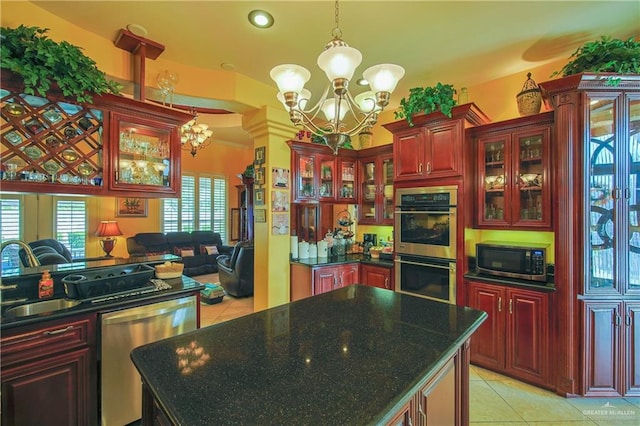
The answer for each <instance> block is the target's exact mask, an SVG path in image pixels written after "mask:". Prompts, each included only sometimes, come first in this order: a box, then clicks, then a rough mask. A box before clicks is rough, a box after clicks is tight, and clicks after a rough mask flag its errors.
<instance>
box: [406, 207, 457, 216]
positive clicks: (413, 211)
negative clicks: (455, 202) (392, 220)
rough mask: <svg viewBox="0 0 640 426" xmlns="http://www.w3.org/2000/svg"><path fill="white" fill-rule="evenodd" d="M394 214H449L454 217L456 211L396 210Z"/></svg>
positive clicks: (450, 209)
mask: <svg viewBox="0 0 640 426" xmlns="http://www.w3.org/2000/svg"><path fill="white" fill-rule="evenodd" d="M395 213H396V214H414V213H433V214H450V215H452V216H453V215H455V214H456V210H455V207H450V208H449V210H441V211H437V210H409V211H403V210H400V209H396V210H395Z"/></svg>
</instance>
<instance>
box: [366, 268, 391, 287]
mask: <svg viewBox="0 0 640 426" xmlns="http://www.w3.org/2000/svg"><path fill="white" fill-rule="evenodd" d="M360 280H361V282H362V284H366V285H370V286H373V287H380V288H386V289H388V290H394V284H393V268H387V267H384V266H377V265H370V264H368V263H361V264H360Z"/></svg>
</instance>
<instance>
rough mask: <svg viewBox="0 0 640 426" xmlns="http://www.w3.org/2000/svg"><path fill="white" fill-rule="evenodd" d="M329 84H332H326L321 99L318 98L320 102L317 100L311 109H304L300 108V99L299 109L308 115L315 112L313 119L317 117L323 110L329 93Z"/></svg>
mask: <svg viewBox="0 0 640 426" xmlns="http://www.w3.org/2000/svg"><path fill="white" fill-rule="evenodd" d="M329 86H330V85H327V86H325V88H324V91H323V92H322V96H320V100H318V102H316V104H315V105H314V106H313V107H312V108H311V109H306V110H303V109H302V108H300V101H298V108H297V109H298V110H299V111H300V112H303V113H305V114H306V115H307V116H308V115H309V114H311V113H313V115H312V117H311V119H312V120H313V119H315V118H316V116H317V115H318V113H319V112H320V111H322V104H323V103H324V101H325V100H327V95H328V94H329ZM307 103H308V102H307ZM305 105H306V104H305Z"/></svg>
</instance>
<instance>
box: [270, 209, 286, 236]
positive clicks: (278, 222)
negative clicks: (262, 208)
mask: <svg viewBox="0 0 640 426" xmlns="http://www.w3.org/2000/svg"><path fill="white" fill-rule="evenodd" d="M271 221H272V225H271V235H287V234H289V213H273V214H272V215H271Z"/></svg>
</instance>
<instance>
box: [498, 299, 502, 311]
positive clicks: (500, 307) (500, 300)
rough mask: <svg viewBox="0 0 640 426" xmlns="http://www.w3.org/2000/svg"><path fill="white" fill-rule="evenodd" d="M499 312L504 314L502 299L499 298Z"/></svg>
mask: <svg viewBox="0 0 640 426" xmlns="http://www.w3.org/2000/svg"><path fill="white" fill-rule="evenodd" d="M498 312H502V297H498Z"/></svg>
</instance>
